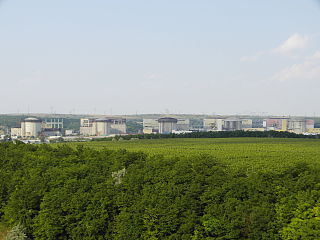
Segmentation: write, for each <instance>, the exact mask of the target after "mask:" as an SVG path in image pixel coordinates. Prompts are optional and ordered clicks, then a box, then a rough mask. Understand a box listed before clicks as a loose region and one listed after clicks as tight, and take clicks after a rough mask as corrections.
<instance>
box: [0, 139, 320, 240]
mask: <svg viewBox="0 0 320 240" xmlns="http://www.w3.org/2000/svg"><path fill="white" fill-rule="evenodd" d="M0 165H1V168H0V200H1V201H0V203H1V205H0V218H1V220H2V221H3V222H6V223H7V224H8V225H10V226H12V227H13V226H18V225H19V226H20V225H21V226H23V228H24V229H25V233H26V234H27V235H28V237H29V238H32V239H49V240H50V239H118V240H129V239H148V240H150V239H152V240H157V239H172V240H173V239H183V240H187V239H190V240H198V239H199V240H200V239H207V240H209V239H210V240H211V239H221V240H222V239H268V240H269V239H286V240H289V239H320V169H319V168H318V167H317V165H310V164H309V165H307V164H306V163H304V162H301V163H299V164H295V165H294V166H290V167H289V166H288V167H287V168H284V169H281V171H277V172H272V171H264V172H255V171H248V169H242V168H240V167H239V168H237V169H234V168H233V169H231V168H230V167H228V165H226V164H223V163H221V162H220V161H219V160H218V159H216V158H215V157H213V156H208V155H201V154H199V155H198V156H192V157H177V156H172V157H164V156H159V155H154V156H147V155H146V154H144V153H142V152H140V153H131V152H127V151H125V150H119V151H110V150H94V149H91V148H86V147H83V146H79V147H77V148H76V149H73V148H70V147H69V146H66V145H60V146H59V147H57V148H54V147H51V146H50V145H40V146H34V145H27V144H21V143H17V144H12V143H3V144H0Z"/></svg>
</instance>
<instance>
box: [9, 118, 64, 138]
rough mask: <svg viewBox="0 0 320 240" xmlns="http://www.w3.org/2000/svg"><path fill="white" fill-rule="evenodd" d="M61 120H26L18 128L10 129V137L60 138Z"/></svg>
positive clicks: (61, 131)
mask: <svg viewBox="0 0 320 240" xmlns="http://www.w3.org/2000/svg"><path fill="white" fill-rule="evenodd" d="M63 134H65V133H64V132H63V119H44V120H41V119H38V118H33V117H30V118H26V119H24V120H22V121H21V123H20V127H15V128H11V137H22V138H36V137H40V136H62V135H63Z"/></svg>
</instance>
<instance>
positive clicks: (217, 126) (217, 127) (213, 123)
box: [203, 118, 224, 131]
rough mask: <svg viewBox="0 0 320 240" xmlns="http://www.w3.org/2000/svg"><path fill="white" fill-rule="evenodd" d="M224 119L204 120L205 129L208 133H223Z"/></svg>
mask: <svg viewBox="0 0 320 240" xmlns="http://www.w3.org/2000/svg"><path fill="white" fill-rule="evenodd" d="M223 124H224V119H223V118H208V119H203V128H204V129H205V130H207V131H223Z"/></svg>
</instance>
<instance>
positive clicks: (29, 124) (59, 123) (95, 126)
mask: <svg viewBox="0 0 320 240" xmlns="http://www.w3.org/2000/svg"><path fill="white" fill-rule="evenodd" d="M126 131H127V127H126V120H125V119H122V118H82V119H80V132H79V133H80V135H81V136H109V135H112V134H114V135H118V134H126ZM73 132H74V131H73V130H66V129H64V124H63V119H44V120H42V119H38V118H33V117H30V118H26V119H24V120H22V121H21V123H20V126H19V127H15V128H11V137H12V138H39V137H59V136H65V135H73ZM79 133H78V134H79Z"/></svg>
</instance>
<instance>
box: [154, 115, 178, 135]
mask: <svg viewBox="0 0 320 240" xmlns="http://www.w3.org/2000/svg"><path fill="white" fill-rule="evenodd" d="M158 122H159V133H160V134H170V133H172V132H173V131H175V130H177V122H178V119H176V118H171V117H164V118H159V119H158Z"/></svg>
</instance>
